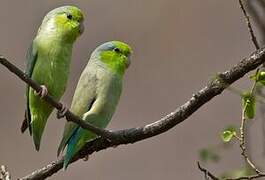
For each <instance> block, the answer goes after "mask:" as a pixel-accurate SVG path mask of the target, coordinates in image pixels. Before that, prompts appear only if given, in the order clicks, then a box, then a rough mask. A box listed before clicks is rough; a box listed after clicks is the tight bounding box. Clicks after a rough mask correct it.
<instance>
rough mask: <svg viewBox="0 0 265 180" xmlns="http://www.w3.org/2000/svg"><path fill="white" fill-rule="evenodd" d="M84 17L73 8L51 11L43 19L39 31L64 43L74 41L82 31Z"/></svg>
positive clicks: (78, 10)
mask: <svg viewBox="0 0 265 180" xmlns="http://www.w3.org/2000/svg"><path fill="white" fill-rule="evenodd" d="M83 21H84V15H83V13H82V11H81V10H80V9H79V8H77V7H75V6H62V7H58V8H56V9H53V10H51V11H50V12H49V13H48V14H47V15H46V16H45V17H44V19H43V21H42V25H41V26H40V29H39V31H43V32H48V33H50V34H52V35H55V36H57V37H59V38H62V39H63V40H66V41H72V42H73V41H75V40H76V38H77V37H78V36H80V35H81V34H82V33H83V31H84V24H83Z"/></svg>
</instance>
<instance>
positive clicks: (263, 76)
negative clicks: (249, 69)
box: [250, 71, 265, 86]
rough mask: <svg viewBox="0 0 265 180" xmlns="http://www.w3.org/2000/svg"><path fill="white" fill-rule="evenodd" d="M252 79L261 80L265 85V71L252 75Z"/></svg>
mask: <svg viewBox="0 0 265 180" xmlns="http://www.w3.org/2000/svg"><path fill="white" fill-rule="evenodd" d="M250 79H252V80H254V81H256V82H259V83H261V84H262V85H264V86H265V71H259V72H258V73H256V74H255V75H252V76H250Z"/></svg>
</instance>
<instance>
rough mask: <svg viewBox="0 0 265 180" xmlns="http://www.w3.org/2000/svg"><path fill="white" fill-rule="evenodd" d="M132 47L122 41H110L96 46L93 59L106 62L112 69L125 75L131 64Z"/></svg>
mask: <svg viewBox="0 0 265 180" xmlns="http://www.w3.org/2000/svg"><path fill="white" fill-rule="evenodd" d="M131 54H132V49H131V47H130V46H129V45H128V44H126V43H124V42H121V41H109V42H106V43H104V44H102V45H100V46H98V47H97V48H96V50H95V51H94V52H93V53H92V57H94V58H93V59H97V60H99V61H101V62H103V63H104V64H106V65H107V66H108V67H109V68H110V69H111V70H112V71H114V72H116V73H118V74H121V75H123V74H124V72H125V70H126V69H127V68H128V67H129V66H130V63H131V59H130V56H131Z"/></svg>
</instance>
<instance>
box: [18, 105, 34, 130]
mask: <svg viewBox="0 0 265 180" xmlns="http://www.w3.org/2000/svg"><path fill="white" fill-rule="evenodd" d="M28 111H29V109H28V110H26V111H25V114H24V120H23V122H22V125H21V127H20V131H21V133H24V132H25V131H26V130H27V129H28V128H29V134H30V135H32V129H31V126H30V113H29V112H28Z"/></svg>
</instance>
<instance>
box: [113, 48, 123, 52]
mask: <svg viewBox="0 0 265 180" xmlns="http://www.w3.org/2000/svg"><path fill="white" fill-rule="evenodd" d="M113 51H115V52H116V53H120V52H121V50H120V49H119V48H114V49H113Z"/></svg>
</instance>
